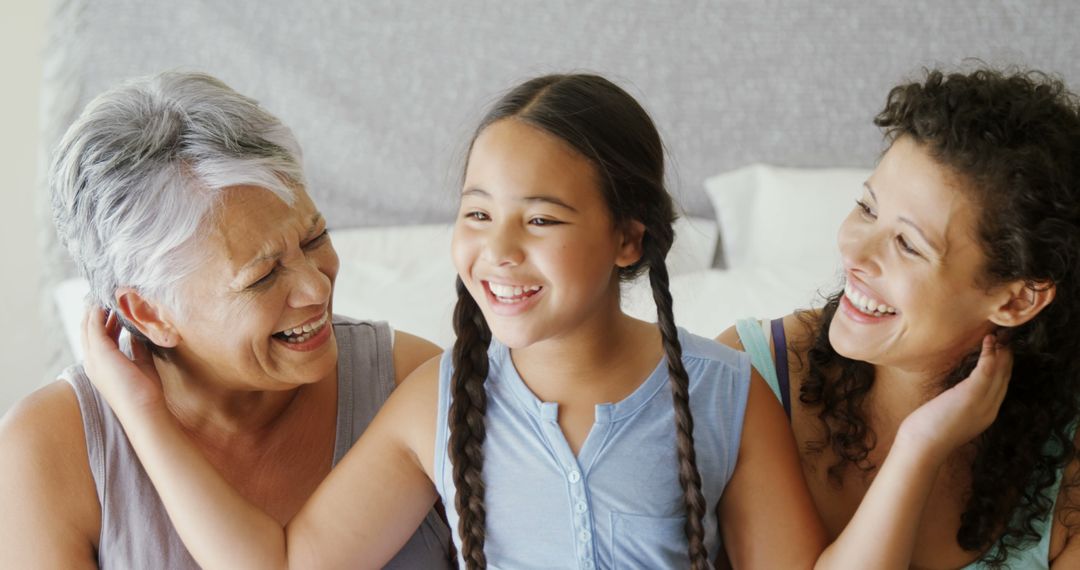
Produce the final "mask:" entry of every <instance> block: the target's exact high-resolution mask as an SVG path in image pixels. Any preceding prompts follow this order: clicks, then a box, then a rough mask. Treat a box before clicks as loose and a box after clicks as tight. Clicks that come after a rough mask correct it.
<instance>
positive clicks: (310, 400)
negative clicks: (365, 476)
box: [0, 73, 449, 568]
mask: <svg viewBox="0 0 1080 570" xmlns="http://www.w3.org/2000/svg"><path fill="white" fill-rule="evenodd" d="M51 187H52V194H53V210H54V217H55V221H56V226H57V229H58V231H59V234H60V237H61V240H62V241H63V243H64V244H65V245H66V246H67V248H68V249H69V251H70V252H71V254H72V257H73V258H74V260H75V262H76V263H77V265H78V266H79V268H80V269H81V271H82V273H83V274H84V275H85V276H86V278H87V279H88V280H89V282H90V288H91V297H92V301H93V302H94V303H98V304H100V305H102V306H104V307H107V308H109V309H110V310H111V311H112V313H113V314H114V315H115V317H116V318H118V319H119V320H120V322H121V323H122V324H123V326H124V328H125V329H126V330H127V331H128V332H129V333H130V335H131V336H132V337H133V339H134V340H133V341H132V350H133V352H134V353H135V356H136V357H137V358H138V357H142V360H143V361H144V363H145V364H146V365H150V366H153V367H154V368H155V369H156V371H157V373H158V375H159V376H160V378H161V381H162V387H163V397H164V398H165V400H166V405H167V408H168V410H169V411H170V412H171V413H172V414H173V415H174V416H175V417H176V420H177V421H178V422H179V424H180V425H181V426H182V427H183V429H184V431H185V433H186V435H187V436H188V437H189V438H190V439H191V441H192V442H193V443H194V444H195V445H196V446H197V447H198V448H199V449H200V450H201V451H202V452H203V454H205V456H206V457H207V458H209V459H210V461H211V462H212V463H213V464H214V466H215V467H216V468H217V469H218V471H219V472H221V473H222V474H224V475H225V477H226V478H227V479H228V480H229V482H230V483H231V484H232V485H234V486H236V488H237V489H239V490H241V492H242V493H243V494H244V495H245V496H246V497H247V498H248V499H250V500H251V501H252V502H254V503H255V504H257V505H259V506H260V507H261V508H263V509H265V510H266V511H267V512H268V513H272V515H273V516H274V517H275V518H277V519H278V520H279V521H281V522H282V523H284V522H286V521H288V520H289V519H290V518H291V517H292V516H293V515H294V514H295V513H296V511H297V510H298V509H299V507H300V506H301V505H303V504H304V502H305V501H306V500H307V498H308V496H309V495H310V494H311V493H312V491H313V490H314V489H315V488H316V486H317V485H318V484H319V482H320V481H321V480H322V479H323V478H324V477H325V476H326V475H327V474H328V473H329V472H330V469H331V467H332V466H333V465H334V464H335V463H336V462H337V461H338V460H339V459H340V458H341V457H342V456H343V455H344V453H345V452H346V451H347V450H348V449H349V447H350V446H351V445H352V443H353V442H354V441H355V440H356V439H357V438H358V437H359V435H360V433H361V432H362V431H363V430H364V429H365V427H366V426H367V424H368V423H369V422H370V420H371V419H372V417H373V416H374V414H375V412H376V410H377V409H378V408H379V406H380V405H381V404H382V402H383V401H384V400H385V399H386V397H387V396H388V394H389V392H390V391H391V390H392V389H393V388H394V386H395V384H396V383H397V382H398V381H400V380H401V379H403V378H405V377H406V376H407V375H408V374H409V373H410V372H411V371H412V370H413V369H414V368H416V366H417V365H419V364H420V363H422V362H423V361H425V360H427V359H428V358H430V357H431V356H433V355H435V354H437V353H438V349H437V348H436V347H435V346H434V345H432V344H431V343H428V342H426V341H424V340H421V339H419V338H417V337H414V336H411V335H408V334H405V333H402V332H397V333H396V334H395V333H394V332H393V331H392V330H390V329H389V327H388V326H387V325H386V324H385V323H372V322H358V321H353V320H348V319H342V318H338V317H334V316H333V312H332V308H333V307H332V300H333V288H334V278H335V276H336V275H337V270H338V258H337V255H336V254H335V253H334V248H333V246H332V245H331V243H330V238H329V236H328V235H327V232H326V221H325V219H324V218H323V216H322V215H321V214H320V213H319V210H318V209H317V208H316V206H315V204H313V203H312V201H311V199H310V198H309V197H308V195H307V193H306V192H305V189H304V176H303V171H302V167H301V162H300V149H299V146H298V144H297V142H296V140H295V139H294V138H293V135H292V133H291V132H290V131H289V129H288V128H286V127H285V126H284V125H282V124H281V123H280V121H278V120H277V119H276V118H275V117H273V116H272V115H270V114H269V113H267V112H266V111H265V110H264V109H262V108H260V107H259V106H258V105H257V104H256V103H255V102H254V101H253V100H251V99H249V98H247V97H244V96H242V95H240V94H238V93H236V92H234V91H233V90H231V89H230V88H229V87H227V86H226V85H224V84H222V83H221V82H220V81H217V80H216V79H214V78H211V77H208V76H205V75H199V74H190V73H165V74H161V75H158V76H155V77H152V78H148V79H142V80H137V81H134V82H131V83H128V84H126V85H123V86H121V87H119V88H118V89H115V90H113V91H110V92H108V93H105V94H104V95H102V96H100V97H98V98H97V99H96V100H95V101H93V102H92V103H91V104H90V105H89V106H88V107H87V108H86V110H85V111H84V112H83V114H82V116H81V117H79V119H78V120H77V121H76V122H75V124H74V125H73V126H72V127H71V129H70V130H69V131H68V133H67V135H66V136H65V137H64V140H63V142H62V143H61V145H60V148H59V151H58V153H57V157H56V160H55V162H54V164H53V167H52V172H51ZM0 456H2V457H3V458H4V461H3V463H2V466H0V504H2V505H4V508H3V509H2V511H3V514H2V515H0V552H3V563H4V566H5V567H11V568H86V567H95V566H112V567H117V568H197V566H196V564H195V562H194V561H193V560H192V558H191V557H190V555H189V554H188V552H187V550H186V549H185V548H184V546H183V543H182V542H181V540H180V537H179V536H177V533H176V531H175V529H174V528H173V525H172V523H171V522H170V520H169V517H168V516H167V515H166V513H165V509H164V507H163V505H162V504H161V501H160V500H159V498H158V496H157V494H156V492H155V491H154V489H153V486H152V485H151V483H150V480H149V479H148V478H147V475H146V473H145V471H144V469H143V467H142V465H141V464H140V463H139V460H138V458H137V457H136V456H135V453H134V452H133V451H132V449H131V446H130V444H129V442H128V440H127V437H126V436H125V433H124V430H123V429H122V428H121V427H120V424H119V423H118V422H117V420H116V417H115V416H114V415H113V413H112V411H111V410H110V409H109V407H108V406H107V405H105V404H104V402H103V401H102V399H101V397H100V395H99V394H98V393H97V392H96V390H95V389H94V388H93V387H92V386H91V384H90V383H89V381H88V380H87V378H86V376H85V374H84V373H83V371H82V368H81V367H80V366H73V367H71V368H68V369H67V370H65V371H64V372H63V374H62V375H61V378H60V380H59V381H57V382H55V383H53V384H51V385H49V386H46V387H45V388H42V389H41V390H38V391H37V392H35V393H34V394H32V395H30V396H29V397H27V398H26V399H25V400H24V401H22V402H21V403H20V404H19V405H18V406H16V407H15V408H14V409H13V410H12V411H11V412H10V413H9V414H8V415H7V417H6V418H4V421H3V423H2V424H0ZM327 531H328V532H333V529H327ZM448 544H449V535H448V532H447V529H446V527H445V526H444V524H443V523H442V522H441V519H440V518H439V517H438V515H436V514H434V512H433V513H431V514H429V516H428V517H427V518H426V520H425V521H424V522H423V524H422V525H421V527H420V528H419V529H418V530H417V532H416V534H415V535H414V536H413V537H412V538H411V539H410V540H409V542H408V543H407V544H406V545H405V547H404V548H403V549H402V551H401V552H400V553H399V554H398V555H397V557H396V558H395V559H394V561H393V562H392V564H391V566H396V567H401V568H440V567H446V566H447V560H448V556H447V552H446V547H447V545H448Z"/></svg>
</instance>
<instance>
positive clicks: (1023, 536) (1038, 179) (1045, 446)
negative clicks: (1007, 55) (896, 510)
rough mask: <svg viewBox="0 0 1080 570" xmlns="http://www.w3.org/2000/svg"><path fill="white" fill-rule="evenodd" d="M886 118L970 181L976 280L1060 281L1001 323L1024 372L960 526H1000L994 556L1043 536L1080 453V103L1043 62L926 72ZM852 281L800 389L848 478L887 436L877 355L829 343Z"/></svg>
mask: <svg viewBox="0 0 1080 570" xmlns="http://www.w3.org/2000/svg"><path fill="white" fill-rule="evenodd" d="M875 123H876V124H877V125H878V126H879V127H882V128H883V129H885V133H886V137H887V139H888V140H889V141H895V140H896V139H897V138H899V137H901V136H903V137H911V138H912V139H913V140H914V141H915V142H916V143H918V144H919V145H920V146H922V147H923V148H924V149H926V150H927V151H928V152H929V153H930V155H931V156H932V157H933V158H934V159H935V160H936V161H937V162H938V163H939V164H941V165H942V166H944V167H946V168H948V169H950V170H951V171H953V172H954V173H955V174H957V175H958V176H959V177H960V179H961V180H964V181H966V182H967V184H965V185H964V191H965V192H967V194H968V196H969V197H970V198H971V199H972V202H973V203H975V204H978V205H979V210H980V211H979V219H978V226H977V236H978V241H979V242H980V243H981V246H982V251H983V253H984V255H985V256H986V263H985V266H984V268H983V270H982V274H981V275H977V276H975V278H974V279H975V283H976V284H977V285H979V286H983V287H986V288H989V287H991V286H993V285H996V284H1000V283H1006V282H1012V281H1017V280H1021V281H1024V282H1026V283H1027V286H1028V287H1029V288H1032V289H1036V288H1038V287H1042V286H1045V284H1051V285H1052V286H1053V287H1055V288H1056V295H1055V298H1054V300H1053V302H1051V303H1050V304H1049V305H1048V306H1047V307H1046V308H1044V309H1043V310H1042V311H1041V312H1040V313H1039V314H1038V315H1036V316H1035V317H1034V318H1032V319H1031V320H1030V321H1028V322H1026V323H1024V324H1023V325H1021V326H1018V327H1015V328H1013V329H1011V330H1010V331H1009V334H1008V335H1007V336H1005V337H999V338H1001V339H1002V340H1004V341H1005V342H1007V343H1008V345H1009V347H1010V348H1011V349H1012V351H1013V353H1014V357H1015V358H1014V365H1013V370H1012V380H1011V381H1010V384H1009V391H1008V394H1007V395H1006V396H1005V401H1004V402H1003V403H1002V405H1001V409H1000V411H999V412H998V416H997V418H996V420H995V421H994V423H993V424H992V425H991V426H990V428H989V429H987V430H986V431H985V432H984V433H983V434H982V435H981V436H980V437H979V438H978V439H977V440H976V441H975V456H974V460H973V463H972V465H971V491H970V495H969V496H967V497H966V505H965V508H964V512H963V514H962V515H961V524H960V529H959V531H958V532H957V536H956V540H957V543H958V544H959V545H960V546H961V547H962V548H964V549H966V550H969V551H973V552H979V551H983V550H985V549H987V548H988V547H990V546H991V545H992V544H993V543H994V540H995V537H996V536H998V535H999V534H1000V536H1001V538H1000V540H999V541H998V545H997V547H996V548H989V550H987V552H986V553H985V554H984V555H983V557H982V560H983V561H984V562H986V563H988V564H990V565H993V566H1000V565H1001V564H1003V563H1004V562H1005V561H1006V560H1007V558H1008V555H1009V552H1010V551H1012V550H1015V549H1016V548H1019V547H1022V546H1025V545H1028V544H1031V543H1032V542H1034V541H1037V540H1038V539H1039V533H1038V532H1037V531H1036V529H1035V527H1034V526H1033V525H1034V523H1035V521H1036V520H1039V519H1044V518H1046V517H1048V516H1049V515H1050V514H1051V510H1052V509H1053V505H1054V502H1053V501H1054V498H1055V497H1051V496H1047V495H1046V493H1045V491H1047V490H1048V489H1049V488H1050V487H1051V486H1052V485H1053V484H1054V482H1055V480H1056V477H1057V474H1058V473H1059V472H1060V471H1061V469H1062V468H1063V467H1064V466H1065V465H1066V464H1068V463H1069V462H1070V461H1071V460H1072V459H1073V458H1074V457H1076V449H1075V446H1074V443H1073V438H1072V434H1071V431H1070V429H1069V428H1070V425H1071V424H1072V423H1073V422H1075V421H1076V420H1077V418H1078V415H1080V408H1078V403H1077V397H1078V394H1080V335H1077V334H1076V333H1075V326H1076V323H1078V322H1080V161H1077V156H1078V155H1080V105H1078V102H1077V98H1076V96H1075V95H1073V94H1071V93H1070V92H1069V91H1068V90H1067V89H1066V88H1065V86H1064V85H1063V84H1062V82H1061V81H1060V80H1057V79H1054V78H1051V77H1048V76H1046V75H1045V74H1042V73H1038V72H1000V71H994V70H989V69H980V70H977V71H974V72H972V73H969V74H960V73H954V74H949V75H946V74H944V73H942V72H940V71H928V72H927V74H926V77H925V79H924V80H923V81H921V82H914V83H908V84H905V85H900V86H898V87H895V88H894V89H893V90H892V91H891V92H890V93H889V96H888V100H887V102H886V105H885V109H884V110H883V111H882V112H881V113H880V114H879V115H878V116H877V118H876V119H875ZM840 295H841V293H837V294H835V295H833V296H832V297H831V298H830V299H829V300H828V302H827V304H826V306H825V308H824V310H823V311H822V312H821V313H820V314H819V316H816V317H815V316H812V315H811V316H809V317H808V323H809V324H810V325H811V326H813V327H815V328H816V335H815V339H814V341H813V345H812V346H811V348H810V350H809V353H808V359H807V360H808V369H809V376H808V378H807V380H806V382H805V383H804V384H803V387H802V390H801V393H800V399H801V401H802V402H804V403H806V404H808V405H811V406H817V408H818V416H819V418H820V420H821V422H822V424H823V426H824V429H825V432H824V433H825V437H824V440H823V441H820V442H817V447H818V449H823V448H825V447H826V446H828V447H831V449H832V450H833V452H834V453H835V454H836V456H837V457H838V461H837V462H836V463H835V464H834V465H832V466H831V467H830V469H829V475H830V477H832V478H833V479H834V481H836V482H837V483H840V482H842V476H843V473H844V471H845V470H846V468H847V467H848V466H852V465H854V466H856V467H858V468H860V469H861V470H863V471H867V470H869V469H872V468H873V467H874V466H873V465H871V464H870V462H869V461H868V459H867V457H868V455H867V454H868V451H869V450H870V449H872V448H873V446H874V444H875V438H874V433H873V430H872V429H871V428H870V427H869V426H868V424H867V419H866V413H865V411H864V406H865V403H866V399H867V395H868V394H869V392H870V389H871V388H872V386H873V384H874V370H873V367H872V366H871V365H870V364H868V363H865V362H859V361H854V360H850V359H848V358H845V357H843V356H842V355H840V354H837V353H836V351H835V350H834V349H833V347H832V346H831V345H830V343H829V324H830V322H831V321H832V317H833V315H834V314H835V313H836V310H837V306H838V303H839V300H840ZM804 314H805V315H810V314H809V313H804ZM977 361H978V354H977V353H973V354H971V355H968V356H967V357H966V358H965V359H964V360H963V361H962V362H961V363H960V365H959V366H958V367H957V368H956V369H955V370H954V371H952V373H950V374H948V375H947V377H946V378H944V379H943V380H942V388H948V387H951V386H953V385H955V384H956V383H958V382H959V381H961V380H962V379H964V378H966V377H967V376H968V375H969V374H970V373H971V371H972V369H973V368H974V366H975V363H976V362H977ZM811 450H813V447H812V448H811ZM1064 484H1065V485H1070V484H1075V482H1065V483H1064Z"/></svg>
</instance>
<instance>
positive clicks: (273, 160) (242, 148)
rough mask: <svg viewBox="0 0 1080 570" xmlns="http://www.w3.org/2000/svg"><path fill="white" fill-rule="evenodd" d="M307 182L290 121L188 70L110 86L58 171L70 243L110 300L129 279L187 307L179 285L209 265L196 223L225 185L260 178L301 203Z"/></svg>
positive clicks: (55, 203)
mask: <svg viewBox="0 0 1080 570" xmlns="http://www.w3.org/2000/svg"><path fill="white" fill-rule="evenodd" d="M303 184H304V176H303V166H302V162H301V152H300V145H299V144H298V143H297V142H296V139H295V137H294V136H293V134H292V131H290V130H289V129H288V127H286V126H285V125H283V124H282V123H281V121H279V120H278V119H277V118H276V117H274V116H273V115H271V114H270V113H268V112H267V111H266V110H264V109H263V108H262V107H260V106H259V104H258V103H257V102H255V101H254V100H253V99H250V98H248V97H245V96H243V95H241V94H239V93H237V92H236V91H233V90H232V89H231V88H230V87H229V86H227V85H225V84H224V83H222V82H221V81H220V80H218V79H215V78H214V77H211V76H209V75H205V74H201V73H184V72H166V73H161V74H158V75H154V76H150V77H144V78H139V79H134V80H131V81H129V82H126V83H124V84H122V85H120V86H119V87H116V88H114V89H112V90H110V91H107V92H105V93H103V94H102V95H99V96H98V97H97V98H95V99H94V100H93V101H91V102H90V103H89V104H88V105H87V106H86V109H84V110H83V112H82V114H81V115H80V116H79V118H78V119H77V120H76V121H75V123H74V124H72V125H71V128H69V129H68V131H67V133H66V134H65V135H64V138H63V140H62V141H61V142H60V146H59V147H58V149H57V151H56V155H55V159H54V160H53V163H52V166H51V168H50V171H49V187H50V189H51V193H52V207H53V220H54V222H55V223H56V229H57V232H58V234H59V237H60V242H61V243H62V244H63V245H64V246H65V247H66V248H67V249H68V251H69V252H70V253H71V256H72V257H73V258H74V260H75V263H76V265H77V266H78V267H79V271H80V272H81V273H82V274H83V276H84V277H86V278H87V280H88V281H89V282H90V296H91V298H92V300H93V301H95V302H97V303H99V304H101V305H102V306H104V307H109V308H114V305H115V299H114V296H115V294H116V290H117V289H118V288H120V287H133V288H135V289H136V290H138V291H139V292H140V293H141V294H143V295H144V296H147V297H148V298H152V299H155V300H157V301H159V302H163V303H166V304H168V305H170V306H173V307H174V308H177V309H179V308H181V305H182V303H181V302H180V300H179V299H178V298H177V297H176V295H175V293H176V289H177V287H176V286H177V285H178V284H179V283H180V282H181V280H183V279H184V278H185V277H187V276H188V275H189V274H190V273H191V272H192V271H193V270H194V269H195V268H196V266H197V265H198V259H197V256H196V255H193V253H194V249H195V246H196V245H197V242H198V241H199V240H198V239H197V238H196V232H197V230H198V229H199V227H200V226H201V225H202V224H203V223H204V220H206V219H207V218H208V215H209V214H210V212H211V211H212V210H213V208H214V206H215V204H216V203H217V200H218V199H219V198H220V190H222V189H223V188H226V187H229V186H238V185H254V186H260V187H262V188H266V189H267V190H270V191H271V192H273V193H274V194H276V195H277V196H278V197H279V198H281V199H282V200H284V201H285V202H286V203H289V204H292V203H293V201H294V199H295V194H294V190H293V189H294V188H295V187H299V186H303Z"/></svg>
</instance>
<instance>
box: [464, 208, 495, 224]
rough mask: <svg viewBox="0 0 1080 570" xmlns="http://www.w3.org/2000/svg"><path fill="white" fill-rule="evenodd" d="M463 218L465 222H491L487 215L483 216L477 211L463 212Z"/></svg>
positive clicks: (483, 214)
mask: <svg viewBox="0 0 1080 570" xmlns="http://www.w3.org/2000/svg"><path fill="white" fill-rule="evenodd" d="M464 218H465V219H467V220H476V221H478V222H486V221H489V220H491V216H488V215H487V214H485V213H484V212H481V211H479V210H473V211H471V212H465V216H464Z"/></svg>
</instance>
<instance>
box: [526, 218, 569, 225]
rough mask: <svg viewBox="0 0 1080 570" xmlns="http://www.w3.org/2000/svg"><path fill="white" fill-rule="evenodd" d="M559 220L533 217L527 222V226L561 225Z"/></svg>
mask: <svg viewBox="0 0 1080 570" xmlns="http://www.w3.org/2000/svg"><path fill="white" fill-rule="evenodd" d="M562 223H563V222H560V221H559V220H553V219H551V218H541V217H535V218H531V219H530V220H529V224H530V225H533V226H557V225H560V224H562Z"/></svg>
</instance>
